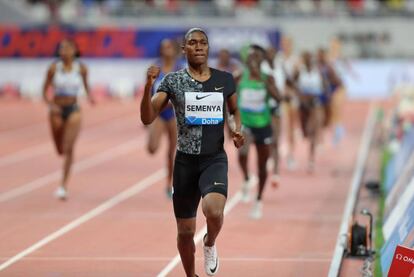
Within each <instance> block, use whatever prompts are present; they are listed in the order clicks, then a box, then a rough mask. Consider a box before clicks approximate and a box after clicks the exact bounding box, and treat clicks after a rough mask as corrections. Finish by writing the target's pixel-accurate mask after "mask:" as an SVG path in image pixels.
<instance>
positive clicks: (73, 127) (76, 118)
mask: <svg viewBox="0 0 414 277" xmlns="http://www.w3.org/2000/svg"><path fill="white" fill-rule="evenodd" d="M80 127H81V112H80V111H74V112H72V113H71V114H70V115H69V117H68V119H67V120H66V122H65V125H64V132H63V149H64V150H71V149H72V148H73V145H74V144H75V141H76V139H77V137H78V135H79V131H80Z"/></svg>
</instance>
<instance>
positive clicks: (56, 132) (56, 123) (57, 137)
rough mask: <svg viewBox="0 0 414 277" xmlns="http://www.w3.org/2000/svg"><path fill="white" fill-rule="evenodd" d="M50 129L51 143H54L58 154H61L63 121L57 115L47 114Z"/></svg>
mask: <svg viewBox="0 0 414 277" xmlns="http://www.w3.org/2000/svg"><path fill="white" fill-rule="evenodd" d="M49 123H50V129H51V132H52V137H53V142H54V143H55V146H56V149H57V150H58V152H61V150H62V149H61V147H62V135H63V125H64V122H63V119H62V116H61V115H60V114H59V113H52V112H51V113H50V114H49Z"/></svg>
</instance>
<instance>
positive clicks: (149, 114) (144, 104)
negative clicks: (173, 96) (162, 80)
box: [141, 66, 168, 125]
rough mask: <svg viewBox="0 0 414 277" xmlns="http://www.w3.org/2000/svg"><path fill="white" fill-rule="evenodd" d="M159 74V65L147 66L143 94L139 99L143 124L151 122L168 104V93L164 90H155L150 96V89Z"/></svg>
mask: <svg viewBox="0 0 414 277" xmlns="http://www.w3.org/2000/svg"><path fill="white" fill-rule="evenodd" d="M159 74H160V68H159V67H157V66H151V67H150V68H148V71H147V82H146V84H145V89H144V96H143V97H142V100H141V121H142V123H144V124H145V125H148V124H151V123H152V122H153V121H154V119H155V118H156V117H157V116H158V115H159V114H160V112H161V111H162V110H163V109H164V108H165V106H166V105H167V104H168V94H167V93H166V92H162V91H160V92H157V93H156V94H154V96H152V98H151V89H152V86H153V85H154V82H155V80H156V79H157V78H158V75H159Z"/></svg>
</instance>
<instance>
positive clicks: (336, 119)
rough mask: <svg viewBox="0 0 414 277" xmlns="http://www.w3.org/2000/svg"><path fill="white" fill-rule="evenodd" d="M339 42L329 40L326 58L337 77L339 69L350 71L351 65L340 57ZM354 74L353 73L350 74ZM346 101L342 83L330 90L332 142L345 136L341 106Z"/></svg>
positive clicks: (337, 141)
mask: <svg viewBox="0 0 414 277" xmlns="http://www.w3.org/2000/svg"><path fill="white" fill-rule="evenodd" d="M341 48H342V45H341V42H340V41H339V39H337V38H333V39H332V40H331V42H330V46H329V51H328V53H327V55H328V60H329V62H330V63H331V64H332V66H333V67H334V68H335V70H336V73H337V75H338V78H340V77H341V69H342V70H344V69H345V70H347V71H351V72H352V68H351V65H350V64H349V63H348V61H346V60H344V59H342V57H341ZM352 75H355V74H352ZM345 101H346V88H345V86H344V84H343V83H341V85H339V86H337V87H336V88H335V90H334V91H333V92H332V99H331V103H330V106H331V108H330V109H331V113H332V115H331V121H330V124H331V126H332V128H334V136H333V143H334V145H337V144H338V143H339V142H340V141H341V140H342V138H343V137H344V136H345V128H344V126H343V123H342V116H343V108H344V105H345Z"/></svg>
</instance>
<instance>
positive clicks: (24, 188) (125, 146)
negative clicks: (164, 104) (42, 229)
mask: <svg viewBox="0 0 414 277" xmlns="http://www.w3.org/2000/svg"><path fill="white" fill-rule="evenodd" d="M140 138H141V139H137V138H135V139H131V140H128V141H127V142H124V143H122V144H120V145H118V146H115V147H112V148H110V149H108V150H106V151H104V152H102V153H100V154H96V155H93V156H91V157H89V158H86V159H83V160H81V161H79V162H76V163H75V164H74V165H73V173H79V172H82V171H85V170H86V169H89V168H91V167H94V166H97V165H99V164H102V163H104V162H106V161H109V160H112V159H114V158H115V157H118V156H121V155H124V154H126V153H129V152H130V151H131V150H133V149H138V147H139V146H141V145H142V142H143V138H142V136H140ZM61 175H62V171H61V170H60V169H59V170H56V171H54V172H52V173H49V174H47V175H45V176H43V177H40V178H37V179H35V180H33V181H30V182H28V183H26V184H23V185H21V186H19V187H17V188H14V189H11V190H9V191H6V192H4V193H1V194H0V203H2V202H6V201H8V200H11V199H14V198H16V197H19V196H21V195H23V194H26V193H29V192H32V191H34V190H36V189H39V188H41V187H44V186H46V185H48V184H50V183H51V182H54V181H58V180H59V179H60V178H61Z"/></svg>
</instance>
